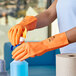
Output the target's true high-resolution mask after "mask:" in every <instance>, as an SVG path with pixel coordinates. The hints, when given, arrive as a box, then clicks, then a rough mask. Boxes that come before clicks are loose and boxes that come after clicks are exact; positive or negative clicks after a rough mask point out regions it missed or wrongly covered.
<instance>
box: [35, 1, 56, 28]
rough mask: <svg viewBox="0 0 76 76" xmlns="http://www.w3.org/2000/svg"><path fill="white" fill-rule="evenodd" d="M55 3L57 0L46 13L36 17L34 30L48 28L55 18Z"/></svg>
mask: <svg viewBox="0 0 76 76" xmlns="http://www.w3.org/2000/svg"><path fill="white" fill-rule="evenodd" d="M56 3H57V0H55V1H54V2H53V3H52V5H51V6H50V7H49V8H48V9H47V10H46V11H44V12H42V13H40V14H39V15H37V16H36V17H37V26H36V28H41V27H44V26H48V25H49V24H50V23H52V22H53V21H54V20H55V19H56V18H57V13H56Z"/></svg>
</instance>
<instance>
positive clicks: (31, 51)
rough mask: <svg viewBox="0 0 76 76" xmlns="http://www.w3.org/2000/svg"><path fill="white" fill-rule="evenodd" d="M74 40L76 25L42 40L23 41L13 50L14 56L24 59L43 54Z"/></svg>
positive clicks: (75, 40) (75, 38) (75, 39)
mask: <svg viewBox="0 0 76 76" xmlns="http://www.w3.org/2000/svg"><path fill="white" fill-rule="evenodd" d="M73 42H76V27H75V28H72V29H71V30H69V31H66V32H63V33H60V34H57V35H54V36H52V37H49V38H48V39H45V40H43V41H41V42H27V43H23V44H22V45H20V46H19V47H17V48H16V49H15V50H14V51H13V52H12V55H13V57H12V58H14V59H15V60H21V61H22V60H25V59H27V58H29V57H35V56H41V55H43V54H44V53H46V52H48V51H52V50H55V49H58V48H61V47H64V46H66V45H69V44H71V43H73Z"/></svg>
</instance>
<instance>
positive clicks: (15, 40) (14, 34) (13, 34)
mask: <svg viewBox="0 0 76 76" xmlns="http://www.w3.org/2000/svg"><path fill="white" fill-rule="evenodd" d="M36 23H37V18H36V17H34V16H26V17H25V18H24V19H23V20H22V21H21V22H20V23H19V24H17V25H15V26H13V27H12V28H11V29H10V30H9V32H8V38H9V41H10V42H11V44H12V45H14V46H15V45H17V44H19V40H20V37H21V36H22V35H23V32H24V30H25V32H27V31H30V30H33V29H35V28H36Z"/></svg>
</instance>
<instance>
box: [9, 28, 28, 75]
mask: <svg viewBox="0 0 76 76" xmlns="http://www.w3.org/2000/svg"><path fill="white" fill-rule="evenodd" d="M26 33H27V31H26V29H25V31H24V33H23V37H20V43H19V45H20V44H21V43H22V42H24V41H25V37H26ZM19 45H17V46H19ZM17 46H16V47H17ZM10 76H28V63H27V62H26V61H25V60H24V61H15V60H14V61H12V62H11V63H10Z"/></svg>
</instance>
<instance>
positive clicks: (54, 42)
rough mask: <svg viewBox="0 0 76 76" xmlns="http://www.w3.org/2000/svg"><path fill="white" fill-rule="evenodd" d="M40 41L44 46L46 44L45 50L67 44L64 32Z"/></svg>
mask: <svg viewBox="0 0 76 76" xmlns="http://www.w3.org/2000/svg"><path fill="white" fill-rule="evenodd" d="M42 42H43V44H44V45H45V46H47V48H46V50H47V51H51V50H55V49H58V48H61V47H64V46H66V45H68V44H69V41H68V39H67V36H66V33H65V32H64V33H60V34H57V35H54V36H52V37H50V38H48V39H46V40H43V41H42Z"/></svg>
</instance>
